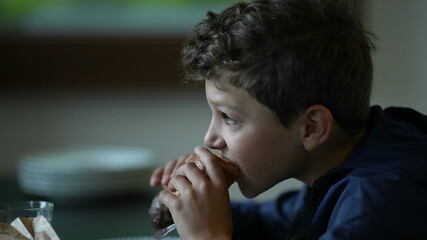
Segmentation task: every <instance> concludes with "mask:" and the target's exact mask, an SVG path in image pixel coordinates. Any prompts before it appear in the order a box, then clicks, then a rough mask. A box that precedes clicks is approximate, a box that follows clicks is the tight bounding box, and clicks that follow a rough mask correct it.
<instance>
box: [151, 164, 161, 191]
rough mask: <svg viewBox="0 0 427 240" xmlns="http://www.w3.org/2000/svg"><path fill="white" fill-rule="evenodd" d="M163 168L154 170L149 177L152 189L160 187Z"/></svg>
mask: <svg viewBox="0 0 427 240" xmlns="http://www.w3.org/2000/svg"><path fill="white" fill-rule="evenodd" d="M163 170H164V169H163V167H159V168H156V169H155V170H154V171H153V173H152V174H151V177H150V185H151V186H152V187H158V186H160V185H161V180H162V176H163Z"/></svg>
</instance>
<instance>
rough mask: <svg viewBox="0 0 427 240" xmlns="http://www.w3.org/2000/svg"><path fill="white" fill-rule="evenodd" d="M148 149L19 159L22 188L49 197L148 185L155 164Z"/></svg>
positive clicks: (68, 152) (97, 194)
mask: <svg viewBox="0 0 427 240" xmlns="http://www.w3.org/2000/svg"><path fill="white" fill-rule="evenodd" d="M156 164H158V163H156V161H155V158H154V155H153V153H152V152H151V151H150V150H147V149H140V148H97V149H74V150H66V151H59V152H49V153H41V154H36V155H30V156H27V157H24V158H23V159H21V161H20V164H19V167H18V184H19V186H20V188H21V189H22V191H24V192H26V193H28V194H32V195H38V196H44V197H49V198H57V199H66V198H73V199H75V198H93V197H105V196H114V195H121V194H128V193H134V192H139V191H144V189H148V188H149V185H148V181H149V177H150V175H151V172H152V170H153V169H154V167H155V165H156Z"/></svg>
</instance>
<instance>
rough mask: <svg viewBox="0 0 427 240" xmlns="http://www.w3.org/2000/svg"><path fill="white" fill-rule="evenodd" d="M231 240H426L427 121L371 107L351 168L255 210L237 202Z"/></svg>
mask: <svg viewBox="0 0 427 240" xmlns="http://www.w3.org/2000/svg"><path fill="white" fill-rule="evenodd" d="M232 213H233V229H234V232H233V239H244V240H248V239H281V240H283V239H292V240H299V239H322V240H326V239H327V240H336V239H341V240H342V239H345V240H347V239H348V240H350V239H355V240H356V239H357V240H360V239H364V240H371V239H372V240H378V239H387V240H393V239H396V240H402V239H411V240H417V239H423V240H426V239H427V117H426V116H425V115H423V114H421V113H419V112H416V111H414V110H412V109H409V108H397V107H393V108H387V109H385V110H382V109H381V108H380V107H379V106H374V107H372V108H371V116H370V123H369V126H368V129H367V133H366V135H365V137H364V139H363V141H362V143H361V144H360V145H359V147H358V148H357V149H356V150H355V151H353V152H352V153H351V154H350V156H349V157H348V159H347V160H346V162H345V164H343V165H341V166H339V167H337V168H335V169H332V170H330V171H329V172H327V173H326V174H325V175H323V176H322V177H320V178H319V179H317V180H316V181H315V182H314V184H313V187H308V186H305V187H303V188H302V189H301V190H300V191H295V192H287V193H283V194H282V195H280V196H279V197H278V198H277V199H276V200H274V201H271V202H266V203H262V204H257V203H255V202H253V201H247V202H244V203H232Z"/></svg>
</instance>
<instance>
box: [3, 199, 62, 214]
mask: <svg viewBox="0 0 427 240" xmlns="http://www.w3.org/2000/svg"><path fill="white" fill-rule="evenodd" d="M53 207H54V203H53V202H49V201H44V200H29V201H25V200H24V201H0V212H11V211H37V210H50V209H53Z"/></svg>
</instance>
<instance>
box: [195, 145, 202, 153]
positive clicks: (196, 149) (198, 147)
mask: <svg viewBox="0 0 427 240" xmlns="http://www.w3.org/2000/svg"><path fill="white" fill-rule="evenodd" d="M201 149H202V147H200V146H196V147H195V148H194V151H196V152H198V151H200V150H201Z"/></svg>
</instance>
